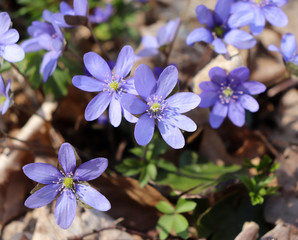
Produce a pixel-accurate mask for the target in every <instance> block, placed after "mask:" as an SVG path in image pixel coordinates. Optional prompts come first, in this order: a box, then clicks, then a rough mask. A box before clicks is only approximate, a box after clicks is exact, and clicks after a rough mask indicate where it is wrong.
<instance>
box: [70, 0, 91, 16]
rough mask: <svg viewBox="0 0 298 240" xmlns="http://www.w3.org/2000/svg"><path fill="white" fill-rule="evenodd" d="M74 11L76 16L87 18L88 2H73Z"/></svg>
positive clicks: (74, 0) (79, 0)
mask: <svg viewBox="0 0 298 240" xmlns="http://www.w3.org/2000/svg"><path fill="white" fill-rule="evenodd" d="M73 9H74V12H75V15H78V16H87V14H88V0H73Z"/></svg>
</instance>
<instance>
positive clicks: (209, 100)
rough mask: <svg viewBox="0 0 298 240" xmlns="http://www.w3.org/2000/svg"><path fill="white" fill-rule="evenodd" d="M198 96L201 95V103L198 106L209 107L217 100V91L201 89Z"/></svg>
mask: <svg viewBox="0 0 298 240" xmlns="http://www.w3.org/2000/svg"><path fill="white" fill-rule="evenodd" d="M199 96H200V97H201V103H200V105H199V107H200V108H208V107H211V106H212V105H214V104H215V103H216V101H217V100H219V93H218V92H208V91H206V92H205V91H203V92H202V93H200V95H199Z"/></svg>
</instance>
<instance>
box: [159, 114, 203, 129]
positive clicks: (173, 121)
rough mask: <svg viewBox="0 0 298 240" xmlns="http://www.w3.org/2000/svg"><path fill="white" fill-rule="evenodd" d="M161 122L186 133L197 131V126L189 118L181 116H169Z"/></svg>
mask: <svg viewBox="0 0 298 240" xmlns="http://www.w3.org/2000/svg"><path fill="white" fill-rule="evenodd" d="M163 122H164V123H166V124H170V125H173V126H175V127H177V128H180V129H181V130H184V131H187V132H194V131H196V130H197V124H196V123H195V122H194V121H193V120H191V119H190V118H189V117H186V116H185V115H182V114H175V115H170V116H168V118H165V119H164V120H163Z"/></svg>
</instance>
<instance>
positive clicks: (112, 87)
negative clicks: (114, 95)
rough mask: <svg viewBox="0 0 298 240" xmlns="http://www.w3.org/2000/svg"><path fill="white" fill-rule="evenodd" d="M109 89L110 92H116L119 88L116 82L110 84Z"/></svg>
mask: <svg viewBox="0 0 298 240" xmlns="http://www.w3.org/2000/svg"><path fill="white" fill-rule="evenodd" d="M109 87H110V88H111V90H112V91H117V90H118V88H119V83H118V82H116V81H113V82H110V83H109Z"/></svg>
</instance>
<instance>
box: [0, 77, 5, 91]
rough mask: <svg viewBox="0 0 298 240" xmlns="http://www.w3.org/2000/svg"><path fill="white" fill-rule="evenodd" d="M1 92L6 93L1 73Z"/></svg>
mask: <svg viewBox="0 0 298 240" xmlns="http://www.w3.org/2000/svg"><path fill="white" fill-rule="evenodd" d="M0 93H5V84H4V80H3V78H2V77H1V75H0Z"/></svg>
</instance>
